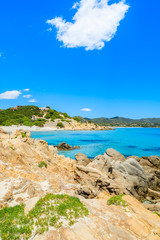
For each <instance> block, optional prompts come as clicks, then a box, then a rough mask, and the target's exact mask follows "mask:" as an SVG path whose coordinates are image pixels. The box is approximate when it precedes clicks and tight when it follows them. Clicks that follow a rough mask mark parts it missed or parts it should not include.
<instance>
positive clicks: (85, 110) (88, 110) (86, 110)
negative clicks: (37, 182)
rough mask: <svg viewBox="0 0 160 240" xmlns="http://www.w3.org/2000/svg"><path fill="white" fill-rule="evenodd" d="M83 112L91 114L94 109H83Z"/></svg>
mask: <svg viewBox="0 0 160 240" xmlns="http://www.w3.org/2000/svg"><path fill="white" fill-rule="evenodd" d="M81 111H83V112H91V111H92V109H90V108H82V109H81Z"/></svg>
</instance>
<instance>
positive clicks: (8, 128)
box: [0, 125, 154, 132]
mask: <svg viewBox="0 0 160 240" xmlns="http://www.w3.org/2000/svg"><path fill="white" fill-rule="evenodd" d="M0 127H1V128H2V129H3V130H4V131H6V132H12V131H15V130H20V129H22V130H25V131H30V132H52V131H98V130H99V131H107V129H101V130H100V129H94V130H93V129H67V128H63V129H61V128H54V127H37V126H32V127H29V126H17V125H12V126H0ZM113 128H114V129H119V128H145V127H119V126H118V127H116V126H115V127H113ZM150 128H151V127H150ZM152 128H154V127H152ZM111 130H112V129H111Z"/></svg>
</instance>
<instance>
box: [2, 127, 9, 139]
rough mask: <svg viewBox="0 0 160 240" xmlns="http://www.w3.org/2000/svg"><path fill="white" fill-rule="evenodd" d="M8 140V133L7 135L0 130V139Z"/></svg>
mask: <svg viewBox="0 0 160 240" xmlns="http://www.w3.org/2000/svg"><path fill="white" fill-rule="evenodd" d="M8 138H9V133H7V132H6V131H4V130H3V129H2V128H0V139H8Z"/></svg>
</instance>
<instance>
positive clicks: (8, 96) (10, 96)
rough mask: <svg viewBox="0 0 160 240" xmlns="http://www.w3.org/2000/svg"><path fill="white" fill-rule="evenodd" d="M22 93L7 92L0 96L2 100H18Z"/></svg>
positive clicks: (15, 91)
mask: <svg viewBox="0 0 160 240" xmlns="http://www.w3.org/2000/svg"><path fill="white" fill-rule="evenodd" d="M20 94H22V93H21V91H17V90H13V91H6V92H4V93H1V94H0V99H16V98H18V97H19V96H20Z"/></svg>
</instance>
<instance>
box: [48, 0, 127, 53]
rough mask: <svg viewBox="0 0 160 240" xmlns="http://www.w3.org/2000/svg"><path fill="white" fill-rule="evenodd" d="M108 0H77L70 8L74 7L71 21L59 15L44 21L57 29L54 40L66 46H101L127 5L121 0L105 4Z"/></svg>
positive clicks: (121, 17)
mask: <svg viewBox="0 0 160 240" xmlns="http://www.w3.org/2000/svg"><path fill="white" fill-rule="evenodd" d="M108 3H109V0H80V1H79V2H77V3H75V4H74V5H73V7H72V8H74V9H77V12H76V14H75V15H74V16H73V18H72V22H66V20H64V19H63V18H62V17H56V18H53V19H51V20H48V21H47V23H48V24H50V25H52V26H55V27H56V29H57V39H58V40H59V41H61V42H63V46H64V47H67V48H75V47H85V49H86V50H93V49H102V48H103V47H104V43H105V42H108V41H110V40H111V39H112V38H113V37H114V35H115V34H116V32H117V27H118V26H119V25H120V21H121V20H122V19H123V18H124V17H125V13H126V12H127V10H128V9H129V6H128V5H127V4H126V3H125V0H120V1H119V2H118V3H113V4H108Z"/></svg>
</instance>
